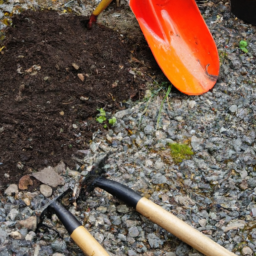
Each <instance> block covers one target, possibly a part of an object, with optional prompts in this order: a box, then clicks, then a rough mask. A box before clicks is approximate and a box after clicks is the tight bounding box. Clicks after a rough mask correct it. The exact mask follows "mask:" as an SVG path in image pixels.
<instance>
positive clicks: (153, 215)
mask: <svg viewBox="0 0 256 256" xmlns="http://www.w3.org/2000/svg"><path fill="white" fill-rule="evenodd" d="M107 157H108V156H106V157H105V158H104V159H103V160H102V162H101V164H100V166H102V163H103V162H105V161H106V159H107ZM98 166H99V165H98ZM103 173H104V170H100V169H98V168H95V167H94V168H93V169H92V171H91V172H90V173H89V174H88V176H87V177H85V178H84V180H83V181H82V185H85V188H84V189H85V190H86V191H90V190H92V189H94V188H95V187H99V188H101V189H103V190H105V191H107V192H109V193H110V194H112V195H114V196H116V197H117V198H118V199H120V200H122V201H123V202H125V203H126V204H128V205H130V206H132V207H134V208H135V209H136V211H137V212H139V213H141V214H142V215H144V216H145V217H146V218H148V219H149V220H151V221H153V222H154V223H156V224H158V225H159V226H161V227H162V228H164V229H166V230H167V231H169V232H171V233H172V234H173V235H175V236H176V237H178V238H179V239H181V240H182V241H184V242H185V243H187V244H189V245H191V246H192V247H193V248H195V249H196V250H198V251H199V252H201V253H203V254H204V255H206V256H235V254H234V253H232V252H230V251H228V250H227V249H225V248H224V247H222V246H220V245H219V244H217V243H215V242H214V241H212V240H211V239H210V238H208V237H207V236H205V235H203V234H202V233H200V232H199V231H197V230H196V229H194V228H192V227H191V226H189V225H188V224H186V223H185V222H183V221H182V220H180V219H178V218H177V217H175V216H174V215H173V214H171V213H169V212H167V211H166V210H164V209H163V208H162V207H160V206H158V205H157V204H155V203H153V202H152V201H150V200H148V199H146V198H145V197H142V196H141V195H139V194H138V193H136V192H135V191H133V190H132V189H130V188H129V187H127V186H125V185H122V184H120V183H118V182H116V181H112V180H108V179H106V178H105V177H102V176H99V175H102V174H103Z"/></svg>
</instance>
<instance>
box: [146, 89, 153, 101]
mask: <svg viewBox="0 0 256 256" xmlns="http://www.w3.org/2000/svg"><path fill="white" fill-rule="evenodd" d="M151 95H152V93H151V91H150V90H146V91H145V96H144V98H145V99H147V98H150V97H151Z"/></svg>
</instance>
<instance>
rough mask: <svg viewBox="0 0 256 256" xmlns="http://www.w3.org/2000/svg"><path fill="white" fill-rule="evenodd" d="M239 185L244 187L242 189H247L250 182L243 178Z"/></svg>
mask: <svg viewBox="0 0 256 256" xmlns="http://www.w3.org/2000/svg"><path fill="white" fill-rule="evenodd" d="M239 187H240V188H241V189H242V190H246V189H247V188H248V183H247V180H243V181H242V182H241V184H240V185H239Z"/></svg>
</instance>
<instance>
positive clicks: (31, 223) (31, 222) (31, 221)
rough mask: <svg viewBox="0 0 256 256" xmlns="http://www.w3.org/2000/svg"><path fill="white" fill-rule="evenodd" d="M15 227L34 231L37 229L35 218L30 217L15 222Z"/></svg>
mask: <svg viewBox="0 0 256 256" xmlns="http://www.w3.org/2000/svg"><path fill="white" fill-rule="evenodd" d="M17 225H18V227H24V228H27V229H28V230H32V231H35V230H36V228H37V217H36V216H32V217H29V218H28V219H26V220H20V221H18V222H17Z"/></svg>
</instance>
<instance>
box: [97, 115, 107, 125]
mask: <svg viewBox="0 0 256 256" xmlns="http://www.w3.org/2000/svg"><path fill="white" fill-rule="evenodd" d="M96 121H97V122H99V123H100V124H102V123H103V122H104V121H106V117H105V116H99V117H97V118H96Z"/></svg>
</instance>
